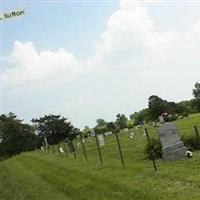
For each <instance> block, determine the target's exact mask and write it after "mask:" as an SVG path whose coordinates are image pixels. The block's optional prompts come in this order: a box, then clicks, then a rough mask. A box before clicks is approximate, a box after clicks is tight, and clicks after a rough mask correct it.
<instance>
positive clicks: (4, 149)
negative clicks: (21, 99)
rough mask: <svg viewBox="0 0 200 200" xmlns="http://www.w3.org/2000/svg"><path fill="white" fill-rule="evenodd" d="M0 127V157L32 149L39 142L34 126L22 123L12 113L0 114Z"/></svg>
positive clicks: (37, 145)
mask: <svg viewBox="0 0 200 200" xmlns="http://www.w3.org/2000/svg"><path fill="white" fill-rule="evenodd" d="M0 129H1V138H2V142H1V143H0V157H1V156H6V155H8V156H12V155H15V154H18V153H21V152H22V151H30V150H34V149H35V148H37V147H39V146H40V144H41V143H40V139H39V137H38V136H37V135H35V134H34V128H33V127H32V126H30V125H28V124H24V123H22V120H19V119H17V116H16V115H15V114H13V113H9V114H8V115H1V116H0Z"/></svg>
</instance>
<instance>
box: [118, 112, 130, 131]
mask: <svg viewBox="0 0 200 200" xmlns="http://www.w3.org/2000/svg"><path fill="white" fill-rule="evenodd" d="M116 117H117V119H116V125H117V126H118V127H119V128H121V129H123V128H127V123H128V118H127V117H126V116H125V115H124V114H120V113H118V114H117V116H116Z"/></svg>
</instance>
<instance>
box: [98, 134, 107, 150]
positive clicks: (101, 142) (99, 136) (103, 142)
mask: <svg viewBox="0 0 200 200" xmlns="http://www.w3.org/2000/svg"><path fill="white" fill-rule="evenodd" d="M97 137H98V141H99V146H100V147H102V146H104V145H105V141H104V136H103V134H100V135H98V136H97Z"/></svg>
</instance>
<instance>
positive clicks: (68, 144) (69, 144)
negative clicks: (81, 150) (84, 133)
mask: <svg viewBox="0 0 200 200" xmlns="http://www.w3.org/2000/svg"><path fill="white" fill-rule="evenodd" d="M67 146H68V149H69V151H70V152H75V151H76V149H75V147H74V144H73V142H72V141H70V142H68V143H67Z"/></svg>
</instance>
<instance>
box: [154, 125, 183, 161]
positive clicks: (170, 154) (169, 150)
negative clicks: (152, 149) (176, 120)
mask: <svg viewBox="0 0 200 200" xmlns="http://www.w3.org/2000/svg"><path fill="white" fill-rule="evenodd" d="M157 130H158V136H159V139H160V142H161V144H162V152H163V159H164V160H165V161H175V160H181V159H183V158H185V153H186V151H187V148H186V147H185V146H184V144H183V142H182V141H181V140H180V138H179V136H178V134H177V131H176V126H175V124H165V125H163V126H161V127H159V128H157Z"/></svg>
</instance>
